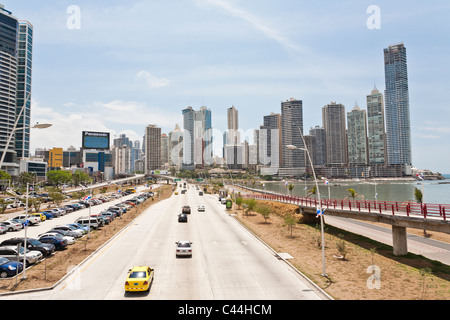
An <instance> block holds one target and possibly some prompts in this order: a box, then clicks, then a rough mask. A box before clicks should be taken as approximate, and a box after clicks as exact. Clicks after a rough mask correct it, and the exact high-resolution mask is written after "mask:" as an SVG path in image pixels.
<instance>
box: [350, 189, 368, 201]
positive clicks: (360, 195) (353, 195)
mask: <svg viewBox="0 0 450 320" xmlns="http://www.w3.org/2000/svg"><path fill="white" fill-rule="evenodd" d="M347 191H348V192H349V193H350V195H348V196H346V197H345V199H348V198H350V197H351V198H352V199H353V200H355V199H356V198H357V197H361V198H363V199H364V196H363V195H362V194H359V193H357V192H356V191H355V190H354V189H351V188H350V189H347Z"/></svg>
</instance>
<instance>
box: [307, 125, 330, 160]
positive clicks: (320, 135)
mask: <svg viewBox="0 0 450 320" xmlns="http://www.w3.org/2000/svg"><path fill="white" fill-rule="evenodd" d="M309 134H310V135H311V136H313V137H314V149H313V153H314V166H325V165H326V164H327V143H326V136H325V129H324V128H322V127H320V126H316V127H315V128H311V129H310V130H309Z"/></svg>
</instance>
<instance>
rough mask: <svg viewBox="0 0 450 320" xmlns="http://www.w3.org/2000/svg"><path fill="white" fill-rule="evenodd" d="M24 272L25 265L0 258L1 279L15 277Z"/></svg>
mask: <svg viewBox="0 0 450 320" xmlns="http://www.w3.org/2000/svg"><path fill="white" fill-rule="evenodd" d="M22 271H23V263H22V262H17V261H13V260H10V259H8V258H5V257H0V278H1V279H5V278H10V277H14V276H15V275H16V274H19V273H21V272H22Z"/></svg>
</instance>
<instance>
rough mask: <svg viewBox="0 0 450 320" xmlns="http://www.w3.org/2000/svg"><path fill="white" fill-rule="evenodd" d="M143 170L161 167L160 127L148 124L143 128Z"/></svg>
mask: <svg viewBox="0 0 450 320" xmlns="http://www.w3.org/2000/svg"><path fill="white" fill-rule="evenodd" d="M145 163H146V164H145V172H146V173H149V172H151V171H153V170H159V169H160V168H161V128H158V127H157V126H156V125H151V124H150V125H148V126H147V127H146V128H145Z"/></svg>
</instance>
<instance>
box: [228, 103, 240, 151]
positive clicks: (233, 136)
mask: <svg viewBox="0 0 450 320" xmlns="http://www.w3.org/2000/svg"><path fill="white" fill-rule="evenodd" d="M227 121H228V135H227V144H229V145H235V146H237V145H239V144H240V143H241V137H240V134H239V111H238V110H237V109H236V107H235V106H232V107H231V108H229V109H228V110H227Z"/></svg>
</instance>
